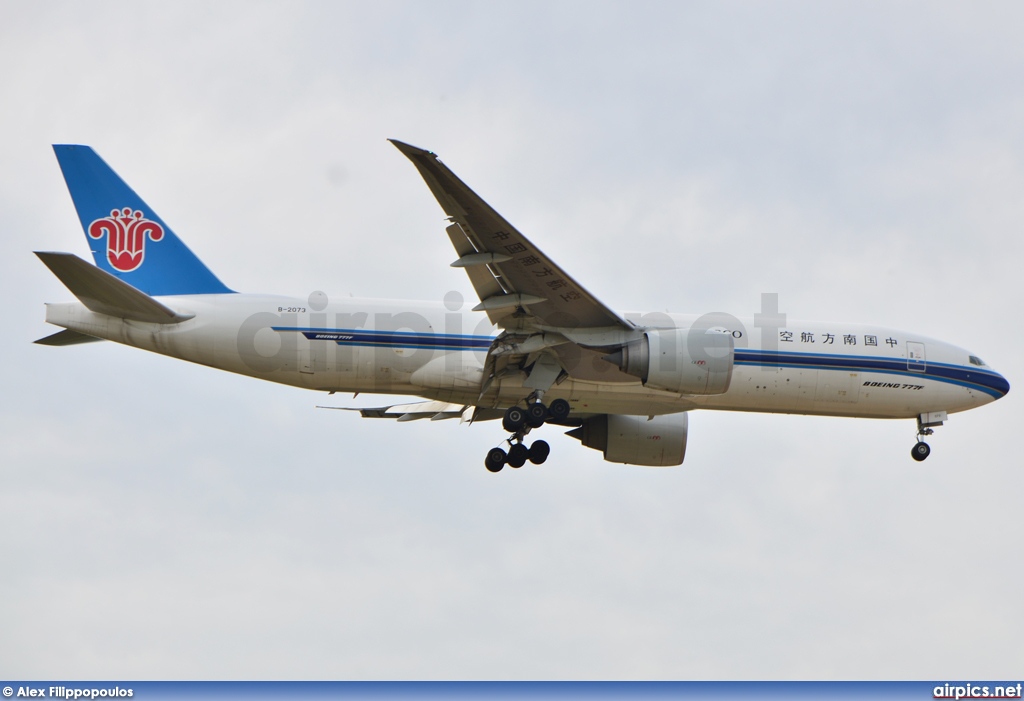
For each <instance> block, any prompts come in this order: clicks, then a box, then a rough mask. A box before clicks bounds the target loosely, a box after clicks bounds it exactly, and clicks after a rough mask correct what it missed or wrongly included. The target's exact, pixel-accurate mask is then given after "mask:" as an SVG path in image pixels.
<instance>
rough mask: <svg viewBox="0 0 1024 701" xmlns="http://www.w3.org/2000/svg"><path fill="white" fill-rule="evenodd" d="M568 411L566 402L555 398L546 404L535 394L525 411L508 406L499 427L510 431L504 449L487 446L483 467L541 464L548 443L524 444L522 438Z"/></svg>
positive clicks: (496, 469) (549, 449)
mask: <svg viewBox="0 0 1024 701" xmlns="http://www.w3.org/2000/svg"><path fill="white" fill-rule="evenodd" d="M570 410H571V407H570V406H569V402H567V401H565V400H564V399H556V400H555V401H553V402H551V406H550V407H548V406H544V404H543V403H542V402H541V400H540V397H539V396H537V397H536V398H535V401H533V402H532V403H530V404H528V405H527V407H526V409H525V410H524V409H522V408H520V407H519V406H512V407H509V408H508V409H507V410H506V411H505V416H504V417H502V419H501V426H502V428H504V429H505V430H506V431H508V432H509V433H511V434H512V435H511V436H509V437H508V439H507V440H506V443H508V445H509V449H508V452H505V450H504V449H503V448H491V449H490V450H489V451H488V452H487V457H486V458H484V466H485V467H486V468H487V469H488V470H489V471H491V472H500V471H501V469H502V468H503V467H504V466H505V465H506V464H507V465H508V466H509V467H522V466H523V465H525V464H526V462H527V461H530V462H532V463H533V464H534V465H541V464H543V463H544V461H545V460H547V459H548V455H549V454H550V453H551V446H549V445H548V444H547V441H534V442H533V443H532V444H531V445H530V446H529V447H527V445H526V443H524V442H523V439H524V438H525V437H526V434H527V433H529V432H530V431H531V430H532V429H535V428H540V427H541V426H543V425H544V424H545V423H546V422H547V421H556V422H559V421H564V420H565V419H566V417H568V416H569V412H570Z"/></svg>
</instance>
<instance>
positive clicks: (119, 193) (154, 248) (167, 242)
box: [53, 145, 231, 296]
mask: <svg viewBox="0 0 1024 701" xmlns="http://www.w3.org/2000/svg"><path fill="white" fill-rule="evenodd" d="M53 150H54V152H55V153H56V154H57V162H58V163H60V169H61V171H63V173H64V182H66V183H67V185H68V191H69V192H70V193H71V199H72V200H74V203H75V209H76V210H78V218H79V219H81V220H82V228H83V229H84V230H85V238H86V240H87V241H88V242H89V248H91V249H92V255H93V258H94V259H95V260H96V265H97V266H98V267H99V268H101V269H103V270H106V271H107V272H108V273H111V274H112V275H115V276H116V277H118V278H120V279H122V280H124V281H125V282H127V283H128V284H129V285H131V286H132V287H134V288H136V289H138V290H142V291H143V292H145V293H146V294H149V295H157V296H159V295H189V294H219V293H227V292H231V290H230V289H228V288H227V287H225V286H224V283H222V282H221V281H220V280H218V279H217V276H216V275H214V274H213V273H212V272H210V269H209V268H207V267H206V266H205V265H203V262H202V261H200V260H199V259H198V258H197V257H196V255H195V254H194V253H192V251H190V250H189V249H188V246H186V245H185V244H184V243H182V241H181V239H179V238H178V237H177V236H175V235H174V232H173V231H171V227H169V226H167V224H165V223H164V221H163V219H161V218H160V217H159V216H158V215H157V213H156V212H154V211H153V210H152V209H151V208H150V207H149V205H147V204H146V203H145V202H143V201H142V198H141V197H139V196H138V195H136V194H135V191H134V190H132V189H131V188H130V187H128V185H127V184H125V182H124V181H123V180H121V178H120V177H118V175H117V173H115V172H114V171H113V170H112V169H111V168H110V166H108V165H107V164H106V163H105V162H104V161H103V159H102V158H100V157H99V155H97V154H96V152H95V151H93V150H92V149H91V148H89V147H88V146H70V145H54V147H53Z"/></svg>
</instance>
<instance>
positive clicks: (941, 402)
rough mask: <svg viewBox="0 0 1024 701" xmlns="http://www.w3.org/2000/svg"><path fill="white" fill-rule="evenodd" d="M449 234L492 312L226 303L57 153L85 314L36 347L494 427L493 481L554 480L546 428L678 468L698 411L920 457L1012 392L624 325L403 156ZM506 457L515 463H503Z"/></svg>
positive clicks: (902, 369) (916, 338) (703, 323)
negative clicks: (110, 344) (833, 426)
mask: <svg viewBox="0 0 1024 701" xmlns="http://www.w3.org/2000/svg"><path fill="white" fill-rule="evenodd" d="M391 143H392V144H393V145H394V146H395V147H397V148H398V150H399V151H400V152H401V153H402V154H404V155H405V156H406V157H407V158H408V159H409V160H410V161H411V162H412V164H413V165H414V166H415V167H416V169H417V171H418V172H419V174H420V176H422V178H423V180H424V181H425V182H426V185H427V187H428V188H429V189H430V191H431V193H433V195H434V197H435V198H436V199H437V201H438V204H440V206H441V209H442V210H443V211H444V214H445V216H446V217H447V220H446V221H447V225H446V229H445V231H446V233H447V236H448V238H449V240H450V241H451V244H452V246H454V248H455V255H456V259H455V260H454V262H452V263H451V265H452V267H455V268H461V269H463V270H464V271H465V272H466V274H467V275H468V276H469V280H470V283H471V284H472V286H473V289H474V290H475V292H476V295H477V297H478V298H479V300H478V303H477V304H475V305H474V306H472V307H471V308H467V306H468V305H466V304H464V302H463V299H462V297H461V295H459V294H458V293H457V292H456V293H449V294H448V295H447V296H446V297H445V299H444V300H443V302H431V301H402V300H388V299H357V298H344V299H328V297H327V295H325V294H324V293H322V292H314V293H312V294H311V295H310V296H309V297H308V299H301V298H294V297H283V296H275V295H270V294H242V293H238V292H235V291H234V290H232V289H230V288H228V287H227V286H226V285H225V284H224V283H223V282H221V281H220V279H219V278H218V277H217V276H216V275H214V273H213V272H211V271H210V269H209V268H207V267H206V265H204V264H203V263H202V262H201V261H200V259H199V258H198V257H197V256H196V255H195V254H194V253H192V251H191V250H189V248H188V247H187V246H186V245H185V243H184V242H183V241H182V240H181V239H179V238H178V236H177V235H176V234H175V233H174V231H173V230H172V229H171V228H170V227H169V226H168V225H167V224H166V223H165V222H164V220H163V219H161V218H160V216H159V215H158V214H157V213H156V212H155V211H153V209H152V208H151V207H149V206H148V205H147V204H146V203H145V202H144V201H143V200H142V199H141V198H140V197H139V196H138V195H137V194H136V193H135V191H134V190H132V189H131V188H130V187H129V186H128V185H127V184H126V183H125V182H124V181H123V180H122V179H121V178H120V177H119V176H118V175H117V174H116V173H115V172H114V171H113V170H112V169H111V168H110V166H108V165H107V164H106V163H105V162H104V161H103V159H101V158H100V157H99V155H98V154H97V153H96V152H95V151H93V149H92V148H90V147H88V146H81V145H55V146H54V147H53V148H54V151H55V153H56V156H57V161H58V163H59V165H60V168H61V171H62V172H63V175H64V179H65V182H66V184H67V187H68V190H69V192H70V194H71V198H72V200H73V202H74V205H75V209H76V211H77V213H78V216H79V219H80V220H81V224H82V228H83V230H84V232H85V235H86V240H87V242H88V243H89V246H90V249H91V250H92V254H93V260H94V261H95V265H92V264H90V263H88V262H86V261H85V260H83V259H81V258H79V257H78V256H76V255H74V254H72V253H60V252H36V255H37V256H38V257H39V258H40V259H41V260H42V262H43V263H44V264H45V265H46V266H47V267H48V268H49V269H50V270H51V271H52V272H53V273H54V275H56V276H57V278H58V279H59V280H60V281H61V282H62V283H63V284H64V285H65V286H66V287H67V288H68V289H69V290H70V291H71V293H72V294H73V295H74V296H75V297H76V298H77V301H76V302H63V303H57V304H47V305H46V321H47V322H48V323H50V324H54V325H56V326H59V327H62V329H63V330H61V331H58V332H57V333H55V334H53V335H51V336H47V337H45V338H42V339H39V340H38V341H36V343H40V344H43V345H49V346H68V345H75V344H79V343H87V342H93V341H99V340H108V341H114V342H116V343H122V344H125V345H129V346H133V347H136V348H141V349H144V350H148V351H151V352H154V353H160V354H162V355H167V356H171V357H174V358H179V359H182V360H187V361H190V362H193V363H199V364H201V365H206V366H209V367H213V368H218V369H220V370H226V371H228V372H234V373H240V374H243V375H248V376H251V377H256V378H259V379H263V380H269V381H271V382H278V383H282V384H286V385H292V386H295V387H302V388H306V389H311V390H316V391H319V392H327V393H330V394H334V393H336V392H353V393H355V395H356V396H357V395H358V394H359V393H375V394H392V395H404V396H409V395H414V396H417V397H421V398H422V399H423V401H418V402H413V403H402V404H394V405H386V406H378V407H369V408H366V407H325V408H336V409H346V410H349V411H358V412H359V413H360V414H361V415H362V416H363V417H367V418H388V419H396V420H397V421H399V422H403V421H411V420H417V419H429V420H432V421H436V420H448V419H458V420H459V421H461V422H463V423H469V424H474V423H477V422H486V421H490V420H495V421H497V420H500V421H501V425H502V429H503V431H504V433H505V434H507V438H505V439H504V440H503V441H502V442H501V443H499V445H498V446H497V447H495V448H493V449H491V450H490V451H488V453H487V455H486V457H485V459H484V465H485V467H486V468H487V470H489V471H491V472H499V471H500V470H502V468H503V467H504V466H505V465H508V466H510V467H513V468H518V467H522V466H523V465H525V464H526V462H528V461H529V462H531V463H534V464H542V463H544V462H545V461H546V460H547V458H548V455H549V453H550V446H549V444H548V443H547V442H546V441H544V440H536V441H533V442H532V443H529V444H528V443H527V436H528V434H530V433H531V432H532V431H535V430H537V429H540V428H541V427H542V426H544V425H545V424H550V425H555V426H560V427H562V428H568V429H569V430H568V431H567V435H569V436H571V437H574V438H576V439H578V440H579V441H580V442H581V443H582V445H583V446H585V447H587V448H591V449H595V450H599V451H601V452H602V454H603V457H604V459H605V460H607V461H609V462H613V463H624V464H631V465H644V466H655V467H666V466H674V465H681V464H682V463H683V460H684V457H685V453H686V445H687V439H688V412H690V411H694V410H698V409H705V410H722V411H751V412H767V413H785V414H809V415H824V416H846V417H862V418H881V419H913V420H915V421H916V422H917V434H916V443H915V444H914V446H913V448H912V450H911V455H912V457H913V458H914V460H917V461H922V460H924V459H925V458H927V457H928V455H929V454H930V452H931V448H930V447H929V446H928V444H927V443H925V442H924V437H926V436H928V435H931V434H932V432H933V429H934V428H935V427H937V426H940V425H942V424H943V423H944V422H945V421H946V420H947V417H948V415H949V414H952V413H954V412H958V411H966V410H968V409H973V408H975V407H979V406H982V405H984V404H988V403H990V402H992V401H994V400H996V399H999V398H1001V397H1003V396H1005V395H1006V394H1007V392H1009V389H1010V385H1009V382H1007V380H1006V379H1005V378H1004V377H1003V376H1002V375H1000V374H999V373H998V372H996V371H995V370H993V369H992V368H991V367H989V366H988V365H987V364H986V363H985V362H983V361H982V360H981V359H980V358H979V357H978V356H977V355H975V354H973V353H971V352H969V351H967V350H964V349H963V348H959V347H957V346H954V345H951V344H949V343H946V342H943V341H938V340H935V339H931V338H926V337H924V336H920V335H918V334H915V333H912V332H909V331H903V330H897V329H890V328H883V327H879V326H874V325H871V324H848V323H838V322H812V321H806V322H805V321H790V320H788V319H787V317H786V315H785V314H780V313H778V305H777V297H775V296H773V295H762V312H761V313H759V314H755V315H754V316H753V317H748V318H737V317H734V316H731V315H728V314H704V315H697V314H668V313H620V312H618V311H615V310H612V309H610V308H609V307H607V306H605V305H604V304H603V303H601V302H600V301H599V300H598V299H597V297H595V296H594V295H593V294H591V293H590V292H589V291H588V290H587V289H586V288H585V287H583V286H582V285H581V284H580V283H579V282H577V281H576V280H575V279H574V278H572V277H570V275H569V274H568V273H567V272H566V271H565V270H564V269H563V268H562V267H560V266H559V265H558V264H557V263H555V262H554V261H553V260H552V259H551V258H549V257H548V256H547V255H545V254H544V252H543V251H541V250H540V249H539V248H538V247H537V246H536V245H535V244H534V243H533V242H532V241H530V240H529V239H528V238H526V236H524V235H523V234H522V233H520V232H519V231H518V230H517V229H516V228H515V227H513V226H512V225H511V224H510V223H509V222H507V221H506V220H505V219H504V218H502V217H501V215H499V214H498V213H497V212H496V211H495V210H494V209H493V208H491V206H490V205H488V204H487V203H486V202H485V201H484V200H483V199H481V198H480V197H479V196H478V195H477V194H476V193H475V192H473V190H471V189H470V188H469V187H468V186H467V185H466V184H465V183H463V181H462V180H460V179H459V178H458V177H457V176H456V175H455V174H454V173H453V172H452V171H451V170H449V169H448V167H447V166H445V165H444V164H443V163H442V162H441V161H440V160H439V159H438V157H437V156H436V155H435V154H434V153H432V152H430V151H427V150H424V149H421V148H417V147H415V146H411V145H409V144H406V143H402V142H400V141H395V140H391ZM506 447H507V449H506Z"/></svg>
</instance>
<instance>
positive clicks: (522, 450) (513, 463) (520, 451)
mask: <svg viewBox="0 0 1024 701" xmlns="http://www.w3.org/2000/svg"><path fill="white" fill-rule="evenodd" d="M496 450H500V448H498V449H496ZM502 452H504V451H502ZM528 457H530V451H529V450H527V449H526V446H525V445H523V444H522V443H516V444H515V445H514V446H512V447H511V448H509V449H508V466H509V467H522V466H523V465H525V464H526V459H527V458H528Z"/></svg>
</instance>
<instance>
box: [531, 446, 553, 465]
mask: <svg viewBox="0 0 1024 701" xmlns="http://www.w3.org/2000/svg"><path fill="white" fill-rule="evenodd" d="M550 452H551V446H550V445H548V443H547V441H536V442H535V443H534V444H533V445H531V446H530V462H532V463H533V464H534V465H540V464H542V463H543V462H544V461H545V460H547V459H548V454H549V453H550Z"/></svg>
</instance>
